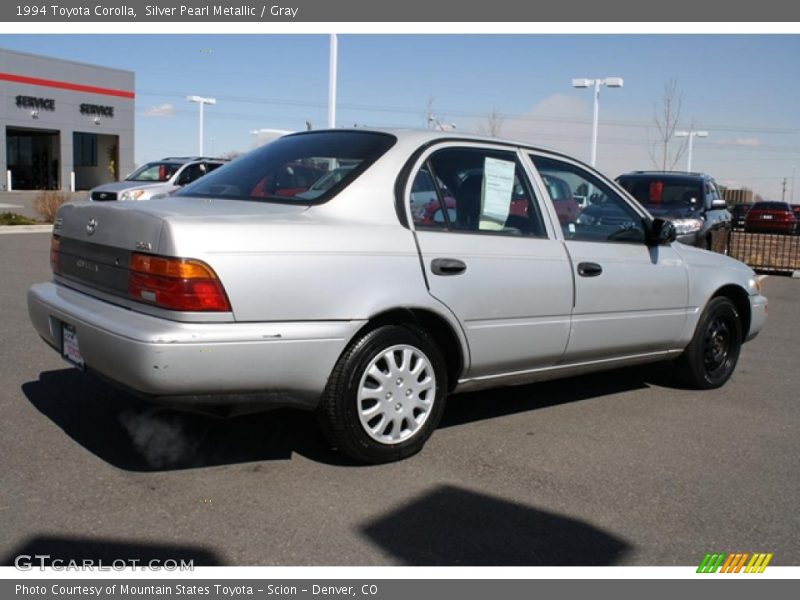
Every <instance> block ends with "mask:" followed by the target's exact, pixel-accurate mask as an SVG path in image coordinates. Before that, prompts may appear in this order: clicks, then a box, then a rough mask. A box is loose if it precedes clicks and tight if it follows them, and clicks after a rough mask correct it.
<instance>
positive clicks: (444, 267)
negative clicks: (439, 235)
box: [431, 258, 467, 275]
mask: <svg viewBox="0 0 800 600" xmlns="http://www.w3.org/2000/svg"><path fill="white" fill-rule="evenodd" d="M466 270H467V263H465V262H464V261H463V260H458V259H457V258H434V259H433V260H432V261H431V271H433V274H434V275H460V274H461V273H463V272H464V271H466Z"/></svg>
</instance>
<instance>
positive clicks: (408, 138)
mask: <svg viewBox="0 0 800 600" xmlns="http://www.w3.org/2000/svg"><path fill="white" fill-rule="evenodd" d="M333 132H337V133H342V132H359V133H382V134H388V135H392V136H394V137H396V138H397V139H398V141H400V142H403V143H407V144H415V145H418V146H424V145H426V144H431V143H435V142H445V141H455V142H461V141H463V142H476V143H482V144H496V145H502V146H515V147H517V148H525V149H526V150H532V151H534V152H545V153H547V154H553V155H556V156H562V157H564V158H567V159H569V160H571V161H575V162H582V161H580V160H579V159H577V158H576V157H574V156H572V155H570V154H565V153H564V152H562V151H560V150H555V149H553V148H547V147H544V146H537V145H535V144H532V143H530V142H525V141H522V140H514V139H508V138H497V137H491V136H487V135H479V134H473V133H463V132H459V131H433V130H431V129H411V128H391V127H387V128H380V127H355V128H341V129H340V128H336V129H312V130H311V131H298V132H295V133H290V134H287V135H284V136H282V137H281V138H279V139H286V138H290V137H294V136H299V135H313V134H318V133H333ZM587 166H588V165H587Z"/></svg>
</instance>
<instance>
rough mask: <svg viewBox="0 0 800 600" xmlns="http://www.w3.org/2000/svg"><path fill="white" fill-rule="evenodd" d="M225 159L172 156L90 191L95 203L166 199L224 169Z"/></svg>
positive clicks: (90, 197)
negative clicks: (165, 197)
mask: <svg viewBox="0 0 800 600" xmlns="http://www.w3.org/2000/svg"><path fill="white" fill-rule="evenodd" d="M226 162H228V161H227V160H225V159H223V158H206V157H202V156H172V157H168V158H164V159H161V160H158V161H155V162H149V163H147V164H146V165H144V166H142V167H139V168H138V169H136V170H135V171H134V172H133V173H131V174H130V175H128V176H127V177H126V178H125V179H124V180H122V181H118V182H116V183H104V184H103V185H99V186H97V187H95V188H92V189H91V190H90V191H89V199H90V200H93V201H94V202H107V201H110V200H122V201H126V200H150V199H151V198H153V197H157V196H166V195H169V194H171V193H173V192H175V191H176V190H179V189H180V188H182V187H183V186H185V185H188V184H190V183H192V182H193V181H196V180H197V179H199V178H200V177H202V176H203V175H206V174H207V173H210V172H211V171H213V170H214V169H216V168H218V167H221V166H222V165H224V164H225V163H226Z"/></svg>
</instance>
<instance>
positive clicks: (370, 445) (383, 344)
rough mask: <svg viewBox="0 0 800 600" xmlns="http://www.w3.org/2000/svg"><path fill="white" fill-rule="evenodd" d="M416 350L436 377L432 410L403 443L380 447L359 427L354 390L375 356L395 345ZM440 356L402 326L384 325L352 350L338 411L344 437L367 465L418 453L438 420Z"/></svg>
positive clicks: (442, 388)
mask: <svg viewBox="0 0 800 600" xmlns="http://www.w3.org/2000/svg"><path fill="white" fill-rule="evenodd" d="M401 344H405V345H409V346H413V347H415V348H417V349H418V350H420V351H421V352H422V353H424V354H425V356H426V357H427V358H428V361H429V362H430V365H431V368H432V369H433V372H434V375H435V377H436V388H435V393H434V400H433V407H432V408H431V412H430V414H429V415H428V417H427V419H426V420H425V423H423V425H422V427H420V428H419V429H418V430H417V431H416V432H414V434H413V435H412V436H411V437H410V438H409V439H407V440H404V441H402V442H399V443H397V444H381V443H380V442H378V441H376V440H374V439H372V438H371V437H370V436H369V434H367V432H366V431H365V430H364V428H363V426H362V425H361V420H360V418H359V414H358V390H359V387H360V385H361V379H362V377H363V375H364V371H365V369H367V367H368V366H369V365H370V364H371V362H372V361H373V360H374V359H375V357H376V356H377V355H379V354H380V353H381V352H383V351H384V350H386V349H387V348H390V347H392V346H395V345H401ZM444 365H445V361H444V358H443V357H442V354H441V352H440V350H439V348H438V346H437V345H436V343H435V342H434V341H433V339H432V338H431V337H430V336H429V335H427V334H426V333H425V332H424V331H422V330H420V329H417V328H416V327H411V326H406V325H388V326H384V327H380V328H378V329H375V330H374V331H372V332H370V333H368V334H366V336H364V337H363V338H362V339H360V340H359V341H358V342H357V343H356V344H355V346H354V351H353V352H352V353H350V354H349V355H348V356H347V358H346V362H345V365H344V377H343V380H342V383H341V387H340V389H339V390H338V392H339V400H338V401H339V402H341V404H340V409H341V411H342V416H343V417H344V419H343V426H344V427H345V429H346V435H347V436H348V438H349V439H350V440H351V441H352V442H353V443H354V444H355V445H356V446H357V448H358V450H359V454H363V455H364V456H365V458H367V457H368V460H369V461H370V462H389V461H393V460H399V459H401V458H405V457H407V456H411V455H412V454H416V453H417V452H419V451H420V450H421V449H422V447H423V446H424V444H425V442H426V441H427V439H428V438H429V437H430V436H431V434H432V433H433V431H434V430H435V429H436V427H437V426H438V424H439V421H440V420H441V417H442V413H443V412H444V405H445V397H446V390H447V371H446V370H445V366H444Z"/></svg>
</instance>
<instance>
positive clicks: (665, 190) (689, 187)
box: [619, 177, 703, 208]
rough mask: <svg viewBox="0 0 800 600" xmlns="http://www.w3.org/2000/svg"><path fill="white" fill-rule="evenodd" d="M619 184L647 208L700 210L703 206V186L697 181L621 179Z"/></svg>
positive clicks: (670, 178) (643, 178)
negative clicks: (661, 207) (662, 207)
mask: <svg viewBox="0 0 800 600" xmlns="http://www.w3.org/2000/svg"><path fill="white" fill-rule="evenodd" d="M619 184H620V185H621V186H622V187H623V188H625V190H626V191H627V192H628V193H629V194H630V195H631V196H633V197H634V198H636V199H637V200H638V201H639V203H640V204H644V205H645V206H664V207H670V208H684V207H688V208H700V207H701V206H702V205H703V184H702V183H701V182H699V181H698V180H696V179H678V178H672V177H669V178H667V177H664V178H654V177H620V178H619Z"/></svg>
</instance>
